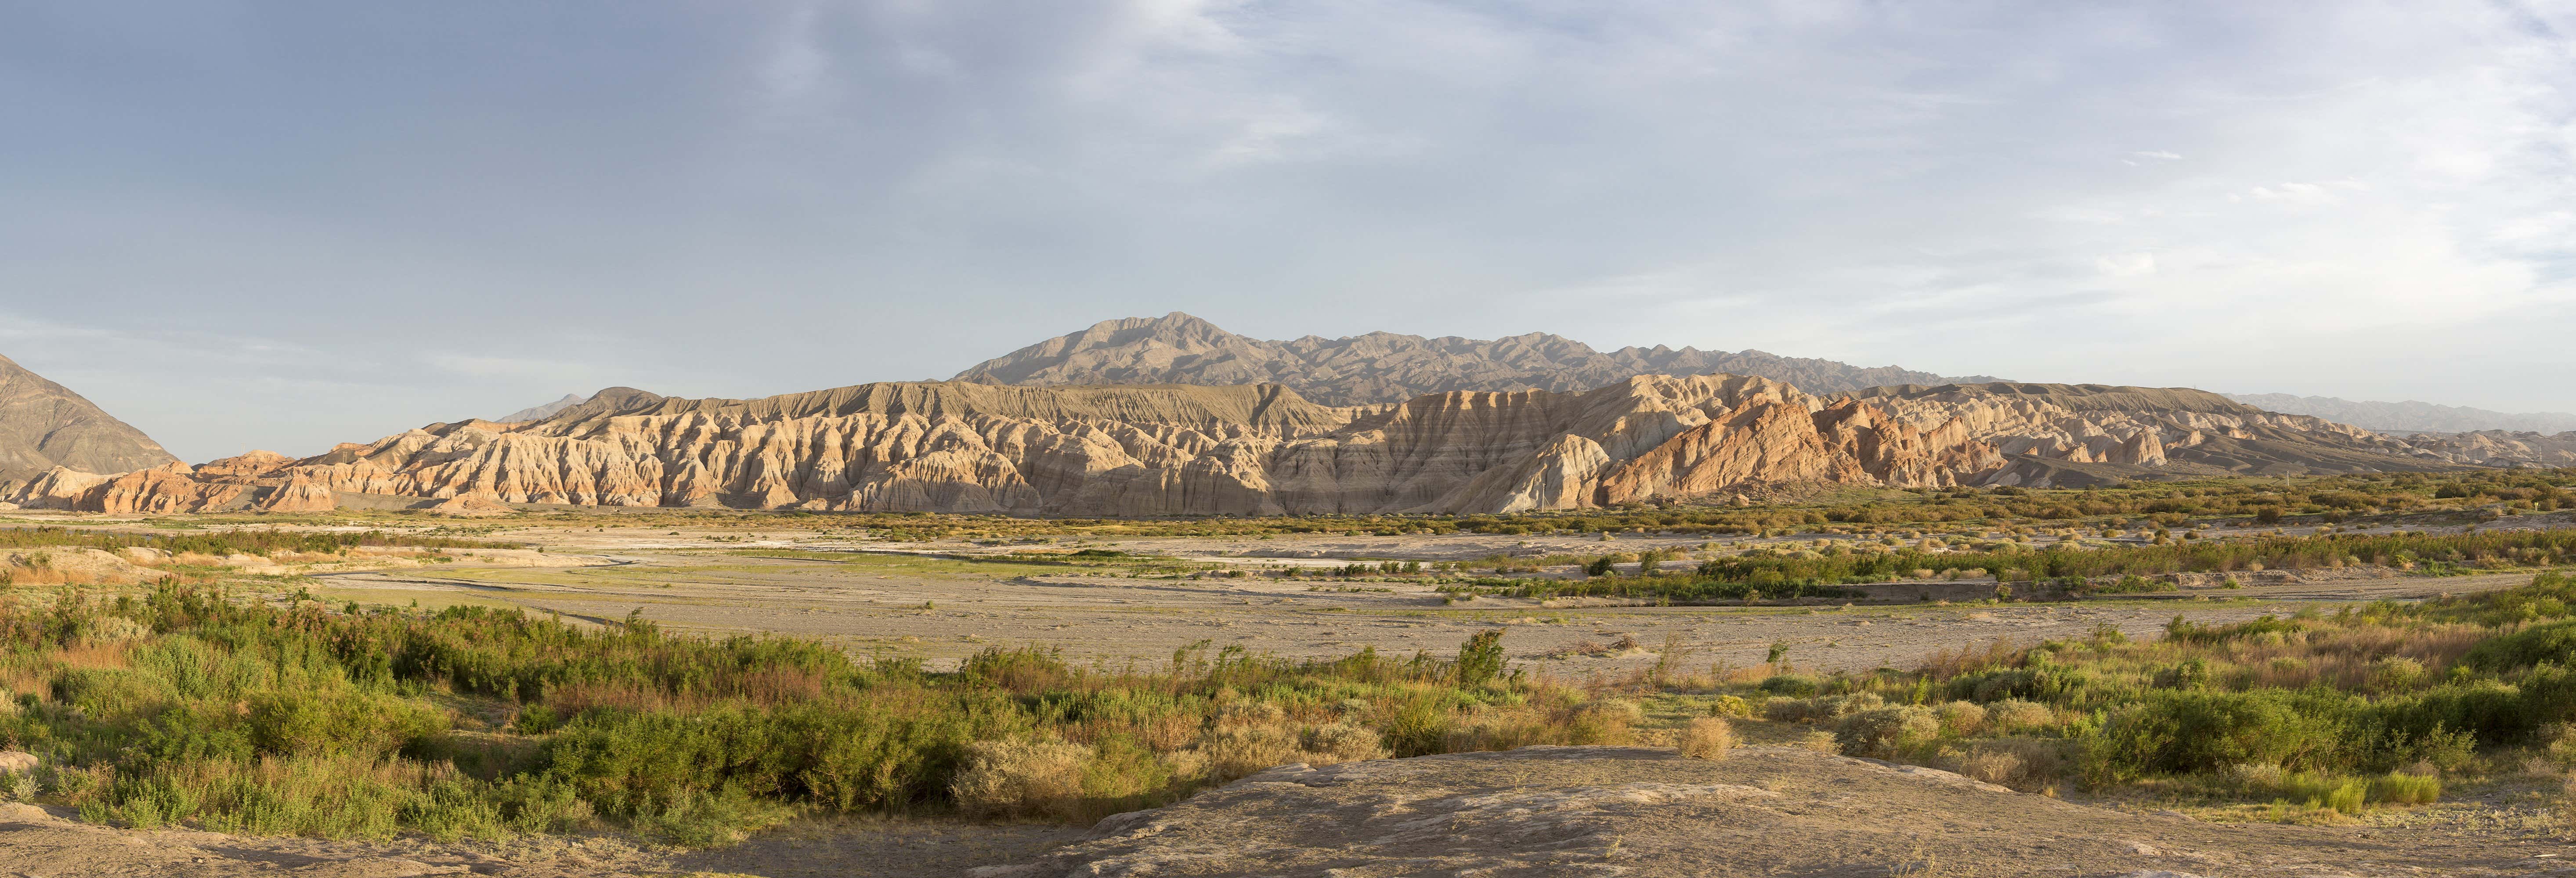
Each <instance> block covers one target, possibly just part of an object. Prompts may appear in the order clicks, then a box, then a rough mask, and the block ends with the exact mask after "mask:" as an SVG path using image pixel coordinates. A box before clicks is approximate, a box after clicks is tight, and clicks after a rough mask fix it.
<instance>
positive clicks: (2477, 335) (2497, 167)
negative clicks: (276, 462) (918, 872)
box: [0, 0, 2576, 460]
mask: <svg viewBox="0 0 2576 878" xmlns="http://www.w3.org/2000/svg"><path fill="white" fill-rule="evenodd" d="M2571 35H2576V4H2571V3H2568V2H2547V3H2450V4H2420V3H2392V4H2377V3H2367V2H2350V3H2344V2H2338V3H2171V2H2153V3H2135V4H2119V3H2098V4H2093V3H2088V4H2065V3H1965V2H1957V3H1836V2H1830V0H1799V2H1783V3H1775V4H1760V3H1747V4H1713V3H1653V2H1630V3H1598V2H1565V3H1476V4H1451V3H1430V2H1410V0H1381V2H1369V3H1350V2H1330V0H1326V2H1308V3H1298V4H1276V5H1273V4H1263V3H1229V2H1191V0H1139V2H1078V0H1066V2H1050V3H1019V4H1002V3H986V2H977V0H941V2H928V0H917V2H878V3H869V2H848V3H840V2H784V0H782V2H760V0H726V2H713V0H709V2H695V3H675V2H649V0H644V2H638V0H630V2H618V3H579V2H553V3H524V2H515V3H477V2H453V3H442V4H408V5H406V4H346V3H282V2H278V3H263V2H223V0H206V2H191V3H118V2H105V0H102V2H83V3H22V4H8V5H6V6H0V106H5V107H7V108H9V111H8V116H7V118H8V121H7V122H6V123H0V354H6V355H8V356H11V357H13V358H16V359H18V360H19V361H20V362H21V363H23V364H25V365H27V366H29V367H30V368H34V369H36V370H38V371H40V372H42V373H44V374H46V375H48V376H50V377H53V378H55V379H57V380H59V381H62V382H64V383H66V384H69V385H71V386H72V387H73V388H74V389H76V390H79V391H81V392H82V393H84V394H86V395H88V396H90V397H91V398H92V399H94V400H97V401H98V402H100V403H101V404H102V405H105V406H106V407H108V409H109V410H110V411H112V412H114V413H116V414H118V415H119V416H121V417H123V418H125V419H126V420H128V421H131V422H133V423H134V424H136V425H137V426H140V427H142V428H143V429H145V430H146V431H147V432H149V433H151V434H152V435H154V436H155V437H156V438H159V439H161V440H162V441H163V443H164V444H166V445H168V446H169V447H171V449H172V450H173V451H174V452H176V453H178V454H179V455H180V456H182V457H184V458H187V459H190V460H204V459H207V458H211V457H216V456H222V455H227V454H233V453H238V452H240V451H243V450H247V449H249V448H252V447H265V448H272V449H275V450H279V451H284V452H288V453H295V454H303V453H312V452H315V451H319V450H321V449H322V448H324V447H327V446H328V445H329V444H330V443H332V442H338V441H354V440H367V439H372V438H374V437H377V436H380V435H383V434H387V433H391V432H396V431H399V430H401V429H404V428H407V427H410V426H414V425H418V424H422V423H427V422H431V421H438V420H448V419H454V418H460V417H466V416H476V415H481V416H489V415H495V414H500V413H502V412H506V411H509V410H512V409H516V408H519V407H522V406H526V405H531V404H535V403H538V402H543V401H546V400H549V399H552V398H554V397H556V396H559V395H561V394H563V393H565V392H574V391H579V392H587V391H589V390H593V389H596V388H598V387H601V386H605V385H610V384H628V385H634V386H639V387H644V388H647V389H652V390H656V391H659V392H664V393H674V394H685V395H722V396H753V395H762V394H768V393H780V392H790V391H798V390H808V389H816V388H821V387H829V386H837V385H842V384H850V383H857V382H861V381H871V380H888V379H918V378H931V377H944V376H946V375H949V374H952V373H954V372H955V371H957V370H958V369H961V368H963V367H965V366H967V365H970V364H972V363H974V362H977V361H979V360H982V359H984V358H986V357H990V356H995V355H998V354H1001V353H1003V352H1006V351H1008V350H1011V349H1013V348H1016V347H1019V346H1021V345H1023V344H1027V343H1030V342H1033V341H1036V340H1038V339H1040V338H1043V337H1047V336H1052V335H1056V334H1060V333H1063V332H1068V331H1072V330H1075V329H1078V328H1080V327H1082V326H1085V325H1088V324H1090V323H1092V322H1095V321H1098V320H1102V319H1108V318H1114V317H1122V316H1129V315H1154V314H1161V313H1164V312H1166V311H1172V310H1185V311H1189V312H1191V313H1194V314H1198V315H1200V316H1202V317H1206V318H1209V319H1211V320H1213V321H1215V322H1217V323H1218V324H1219V325H1222V326H1225V327H1227V328H1229V329H1233V330H1235V331H1238V332H1244V333H1247V334H1251V335H1256V336H1262V337H1271V338H1287V337H1294V336H1298V335H1304V334H1308V333H1314V334H1320V335H1326V336H1340V335H1350V334H1357V333H1361V332H1367V331H1371V330H1379V329H1385V330H1392V331H1398V332H1412V333H1420V334H1425V335H1465V336H1471V337H1481V338H1490V337H1494V336H1498V335H1508V334H1516V333H1521V332H1528V331H1534V330H1536V331H1549V332H1556V333H1560V334H1564V335H1567V336H1571V337H1573V338H1576V339H1579V340H1582V341H1585V342H1588V343H1591V344H1593V345H1594V346H1596V347H1603V348H1609V347H1617V346H1620V345H1627V344H1643V345H1653V344H1659V343H1660V344H1669V345H1674V346H1680V345H1685V344H1687V345H1696V346H1699V347H1702V348H1722V349H1729V350H1737V349H1744V348H1761V349H1764V350H1770V351H1774V352H1778V353H1784V354H1792V355H1799V356H1818V357H1830V358H1834V359H1841V360H1847V361H1851V362H1856V363H1862V364H1866V365H1879V364H1888V363H1895V364H1901V365H1905V366H1908V367H1912V368H1917V369H1924V370H1929V371H1935V372H1942V373H1946V374H1962V373H1989V374H1998V375H2007V376H2011V377H2014V378H2019V379H2025V380H2050V381H2099V382H2110V383H2130V384H2147V385H2156V386H2197V387H2204V388H2209V389H2215V390H2227V391H2245V392H2293V393H2302V394H2320V395H2333V396H2343V397H2347V398H2355V399H2410V398H2411V399H2423V400H2428V401H2433V402H2440V403H2446V404H2458V405H2476V406H2482V407H2488V408H2499V409H2505V410H2517V411H2522V410H2562V411H2564V410H2576V389H2571V385H2570V383H2569V382H2568V381H2567V376H2568V375H2569V374H2570V373H2571V371H2576V369H2571V366H2576V362H2571V357H2570V355H2569V353H2568V350H2569V346H2568V337H2569V335H2570V333H2571V331H2576V284H2571V282H2570V280H2569V274H2570V271H2571V268H2576V47H2571V43H2570V37H2571Z"/></svg>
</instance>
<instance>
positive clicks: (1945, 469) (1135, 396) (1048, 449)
mask: <svg viewBox="0 0 2576 878" xmlns="http://www.w3.org/2000/svg"><path fill="white" fill-rule="evenodd" d="M2444 465H2446V462H2445V461H2443V460H2440V459H2436V458H2432V457H2428V456H2426V455H2425V453H2423V452H2421V451H2419V450H2418V449H2414V448H2411V447H2409V446H2407V445H2405V444H2404V443H2400V442H2397V441H2395V440H2391V439H2388V438H2386V437H2382V436H2379V435H2377V434H2373V433H2369V432H2367V431H2362V430H2357V429H2353V428H2350V427H2344V426H2341V425H2337V424H2331V423H2327V422H2324V421H2321V420H2318V419H2316V418H2309V417H2304V416H2297V415H2281V414H2274V413H2269V412H2262V411H2259V410H2256V409H2253V408H2250V407H2246V406H2242V405H2238V404H2236V403H2233V402H2229V401H2228V400H2226V399H2224V398H2221V397H2218V396H2216V395H2214V394H2207V393H2201V392H2199V391H2191V390H2165V389H2150V388H2121V387H2101V386H2094V385H2082V386H2068V385H2037V384H2002V383H1996V384H1970V385H1943V386H1939V387H1922V386H1902V387H1893V388H1880V389H1876V390H1872V391H1869V392H1868V393H1865V394H1861V395H1858V396H1849V395H1846V396H1840V397H1834V398H1823V397H1818V396H1813V395H1810V394H1806V393H1803V392H1800V391H1799V390H1797V389H1796V388H1793V387H1790V386H1789V385H1787V384H1783V383H1781V382H1778V381H1774V380H1770V379H1766V378H1758V377H1750V376H1733V375H1702V376H1689V377H1673V376H1664V375H1643V376H1634V377H1629V378H1624V379H1621V380H1618V381H1614V382H1611V383H1609V384H1606V385H1604V386H1602V387H1599V388H1594V389H1591V390H1586V391H1582V392H1576V393H1559V392H1554V391H1547V390H1523V391H1514V392H1507V393H1506V392H1471V391H1454V392H1449V393H1438V394H1428V395H1423V396H1418V397H1415V398H1413V399H1410V400H1407V401H1405V402H1404V403H1401V404H1397V405H1379V406H1325V405H1319V404H1316V403H1313V402H1310V401H1308V400H1306V399H1305V398H1303V397H1302V396H1300V395H1299V394H1298V393H1297V392H1296V391H1294V390H1290V389H1288V388H1286V387H1282V386H1279V385H1275V384H1263V385H1234V386H1223V387H1205V386H1187V385H1146V386H1061V387H1025V386H1007V385H992V384H978V383H972V382H893V383H880V384H862V385H856V386H852V387H843V388H836V389H832V390H825V391H816V392H812V393H798V394H787V395H783V396H773V397H766V398H762V399H752V400H733V399H681V398H674V397H663V396H658V395H655V394H651V393H646V392H644V391H640V390H634V389H631V388H610V389H608V390H604V391H601V392H600V393H599V394H598V395H596V396H594V397H592V398H591V399H590V400H588V401H586V402H584V403H582V404H580V405H576V406H572V407H570V408H567V409H565V410H563V411H561V412H558V413H557V414H555V415H554V416H553V417H550V418H547V419H545V420H542V421H537V422H533V423H518V424H502V423H494V422H491V421H481V420H475V421H466V422H462V423H455V424H432V425H429V426H427V427H422V428H420V429H416V430H411V431H407V432H405V433H402V434H398V435H394V436H388V437H385V438H383V439H380V440H377V441H375V442H372V443H363V444H360V443H350V444H344V445H341V446H339V447H337V448H335V449H333V450H332V451H330V452H328V453H325V454H322V455H319V456H315V457H311V458H306V459H304V460H300V461H289V460H286V459H285V458H282V457H278V456H276V455H269V454H265V453H256V454H253V455H245V456H243V457H240V458H233V459H230V460H226V461H217V462H215V463H211V464H208V465H206V466H204V467H198V468H194V469H191V468H189V467H186V466H185V465H182V464H175V463H174V464H172V465H169V466H165V467H160V468H155V469H148V470H141V471H137V472H131V473H126V474H122V475H118V476H114V477H108V476H98V475H90V474H84V473H76V472H72V471H69V470H62V469H57V470H54V471H51V472H48V473H47V474H45V475H44V476H43V477H41V478H39V479H36V480H35V481H33V482H32V483H30V484H29V485H28V486H27V487H26V488H24V489H22V490H20V491H19V492H17V493H16V494H14V495H9V496H0V500H7V501H9V502H15V503H20V504H25V505H35V506H50V507H66V508H77V509H94V510H101V511H188V510H196V509H208V508H240V507H244V506H248V507H253V508H262V509H274V510H281V511H287V510H296V511H311V510H320V509H329V508H332V507H333V506H334V505H335V504H336V503H338V502H341V501H342V500H343V499H344V498H348V497H350V496H352V495H375V496H377V497H392V498H415V499H416V500H419V501H421V502H422V503H426V502H427V501H457V502H460V503H474V504H481V507H482V508H487V509H488V508H492V506H493V504H496V503H547V504H584V505H607V506H666V507H687V506H723V507H734V508H753V509H811V510H865V511H945V512H996V513H1010V514H1046V515H1082V516H1095V515H1111V516H1156V515H1185V514H1231V515H1269V514H1283V513H1295V514H1304V513H1364V512H1448V513H1476V512H1515V511H1522V510H1530V509H1567V508H1583V507H1591V506H1601V505H1609V504H1618V503H1626V502H1631V501H1643V500H1653V499H1658V498H1678V499H1693V498H1707V497H1712V496H1715V497H1723V496H1726V495H1727V494H1728V493H1729V492H1733V491H1737V490H1740V489H1743V488H1745V487H1748V486H1757V485H1775V484H1813V483H1825V484H1848V485H1891V486H1906V487H1917V486H1927V487H1928V486H1947V485H1957V484H1971V485H1988V484H2001V485H2068V484H2088V483H2094V482H2098V481H2102V480H2107V479H2116V478H2123V477H2131V476H2149V477H2153V476H2157V475H2161V474H2174V475H2199V474H2219V473H2262V474H2298V473H2308V472H2351V471H2370V470H2397V469H2427V468H2439V467H2441V466H2444ZM370 502H373V501H370ZM459 508H462V507H459Z"/></svg>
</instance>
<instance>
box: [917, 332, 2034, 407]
mask: <svg viewBox="0 0 2576 878" xmlns="http://www.w3.org/2000/svg"><path fill="white" fill-rule="evenodd" d="M1713 373H1726V374H1731V375H1753V376H1759V377H1763V378H1769V379H1772V380H1774V381H1780V382H1784V383H1787V384H1789V385H1791V386H1794V387H1797V388H1798V389H1800V390H1803V391H1806V392H1808V393H1813V394H1824V395H1830V394H1836V393H1849V392H1852V391H1857V390H1862V389H1865V388H1870V387H1880V386H1886V385H1903V384H1924V385H1935V384H1950V383H1984V382H1992V381H1998V380H2001V379H1997V378H1993V377H1990V376H1982V375H1979V376H1969V377H1961V378H1945V377H1942V376H1940V375H1935V374H1932V373H1930V372H1918V371H1914V370H1911V369H1902V368H1898V367H1895V366H1877V367H1862V366H1853V365H1850V364H1848V363H1837V362H1834V361H1832V360H1819V359H1810V358H1804V357H1783V356H1779V355H1777V354H1770V353H1765V352H1762V351H1751V350H1748V351H1737V352H1726V351H1702V350H1699V349H1697V348H1687V347H1686V348H1681V349H1679V350H1675V349H1672V348H1668V347H1664V346H1662V345H1657V346H1655V347H1652V348H1640V347H1625V348H1620V349H1618V350H1615V351H1610V352H1607V353H1604V352H1601V351H1597V350H1594V349H1593V348H1592V347H1591V346H1589V345H1585V344H1584V343H1582V342H1578V341H1575V340H1573V339H1569V338H1565V337H1563V336H1558V335H1550V334H1547V333H1542V332H1533V333H1529V334H1527V335H1515V336H1510V337H1507V338H1499V339H1493V340H1490V341H1487V340H1479V339H1468V338H1460V337H1457V336H1442V337H1440V338H1424V337H1422V336H1418V335H1400V334H1397V333H1392V332H1372V333H1368V334H1366V335H1357V336H1351V337H1348V338H1338V339H1328V338H1323V337H1320V336H1312V335H1310V336H1306V337H1304V338H1299V339H1293V340H1289V341H1269V340H1264V339H1257V338H1252V337H1249V336H1244V335H1238V334H1235V333H1232V332H1227V331H1225V330H1224V329H1221V328H1218V327H1217V326H1216V324H1213V323H1209V322H1207V321H1205V320H1202V319H1199V318H1197V317H1192V316H1190V315H1188V314H1184V313H1181V312H1179V311H1174V312H1172V313H1170V314H1166V315H1163V316H1161V317H1130V318H1127V319H1124V320H1109V321H1103V322H1101V323H1098V324H1094V325H1093V326H1092V327H1091V328H1089V329H1085V330H1083V331H1081V332H1076V333H1071V334H1068V335H1063V336H1059V337H1056V338H1052V339H1048V340H1046V341H1043V342H1039V343H1037V344H1033V345H1030V346H1028V347H1025V348H1021V349H1019V350H1017V351H1013V352H1011V353H1010V354H1007V355H1004V356H1001V357H997V358H994V359H991V360H987V361H985V362H983V363H981V364H978V365H976V366H975V367H973V368H970V369H967V370H966V371H963V372H959V373H957V376H956V377H955V378H954V379H951V380H956V381H973V382H977V383H983V384H1023V385H1036V386H1052V385H1065V384H1197V385H1235V384H1283V385H1286V386H1288V387H1292V388H1295V389H1296V390H1297V392H1298V393H1299V394H1301V395H1303V396H1305V397H1306V398H1307V399H1309V400H1313V401H1315V402H1317V403H1321V404H1324V405H1371V404H1384V403H1395V402H1403V401H1405V400H1408V399H1412V398H1414V397H1417V396H1421V395H1423V394H1426V393H1446V392H1449V391H1455V390H1477V391H1508V390H1553V391H1557V392H1560V393H1567V392H1577V391H1582V390H1588V389H1591V388H1595V387H1601V386H1604V385H1607V384H1610V383H1613V382H1616V381H1619V380H1621V379H1624V378H1627V377H1628V376H1631V375H1646V374H1661V375H1707V374H1713Z"/></svg>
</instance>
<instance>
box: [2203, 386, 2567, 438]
mask: <svg viewBox="0 0 2576 878" xmlns="http://www.w3.org/2000/svg"><path fill="white" fill-rule="evenodd" d="M2227 398H2228V399H2232V400H2235V401H2237V402H2241V403H2244V404H2246V405H2250V406H2254V407H2256V408H2263V409H2269V410H2272V411H2276V412H2289V413H2291V414H2298V415H2315V416H2317V417H2320V418H2324V419H2326V420H2329V421H2335V422H2337V423H2344V424H2351V425H2354V426H2357V427H2367V428H2369V429H2373V430H2385V431H2388V432H2394V433H2471V432H2480V431H2496V432H2500V433H2501V432H2525V433H2530V432H2537V433H2564V432H2570V431H2576V414H2571V413H2568V412H2526V413H2522V414H2515V413H2511V412H2497V411H2488V410H2486V409H2475V408H2466V407H2463V406H2455V405H2435V404H2433V403H2429V402H2414V401H2411V400H2410V401H2407V402H2366V401H2363V402H2356V401H2354V400H2349V399H2336V398H2334V397H2331V396H2292V395H2290V394H2287V393H2230V394H2227Z"/></svg>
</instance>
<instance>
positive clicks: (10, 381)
mask: <svg viewBox="0 0 2576 878" xmlns="http://www.w3.org/2000/svg"><path fill="white" fill-rule="evenodd" d="M176 459H177V458H173V457H171V456H170V452H168V451H164V450H162V449H161V444H160V443H158V442H154V441H152V438H151V437H149V436H145V435H143V431H141V430H137V429H134V428H133V427H132V426H129V425H127V424H126V423H125V422H124V421H120V420H117V419H116V418H115V417H113V416H111V415H109V414H108V413H107V412H104V411H101V410H99V407H98V406H97V405H95V404H92V403H91V402H90V401H89V400H86V399H82V398H81V395H80V394H77V393H73V392H72V391H71V390H70V389H69V388H66V387H64V386H62V385H60V384H56V383H54V382H52V381H48V380H45V377H44V376H42V375H38V374H36V373H34V372H30V371H27V370H26V369H25V368H24V367H21V366H19V365H18V364H17V363H16V362H14V361H11V360H10V359H9V358H7V357H0V480H7V479H10V478H13V477H24V476H29V475H33V474H36V473H41V472H44V471H46V470H49V469H53V468H55V467H65V468H69V469H74V470H80V471H83V472H92V473H120V472H126V471H128V470H137V469H143V468H146V467H153V466H159V465H161V464H164V463H168V462H170V461H172V460H176Z"/></svg>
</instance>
